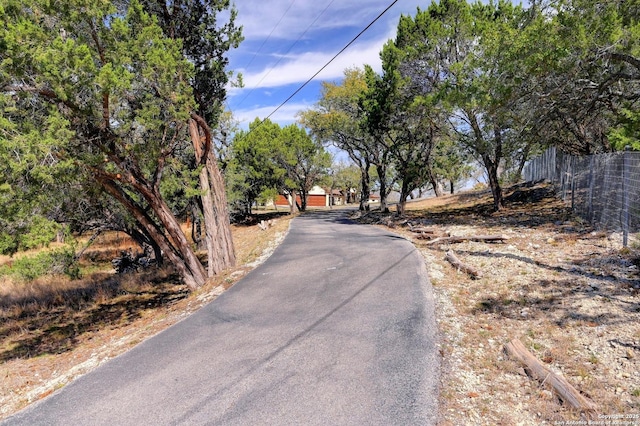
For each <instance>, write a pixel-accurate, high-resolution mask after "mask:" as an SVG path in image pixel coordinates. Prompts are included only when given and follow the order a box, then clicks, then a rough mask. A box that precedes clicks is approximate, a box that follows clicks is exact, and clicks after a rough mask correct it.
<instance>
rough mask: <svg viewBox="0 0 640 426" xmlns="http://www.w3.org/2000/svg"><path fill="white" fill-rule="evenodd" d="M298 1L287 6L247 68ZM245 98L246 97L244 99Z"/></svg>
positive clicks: (294, 0) (247, 66)
mask: <svg viewBox="0 0 640 426" xmlns="http://www.w3.org/2000/svg"><path fill="white" fill-rule="evenodd" d="M295 2H296V0H293V1H292V2H291V3H290V4H289V7H288V8H287V10H285V11H284V13H283V14H282V16H281V17H280V20H279V21H278V23H277V24H276V26H275V27H273V29H272V30H271V32H270V33H269V35H268V36H267V38H265V39H264V40H263V41H262V44H261V45H260V47H259V48H258V50H256V53H254V54H253V56H252V57H251V60H249V63H248V64H247V65H246V66H245V69H246V68H249V66H250V65H251V64H252V63H253V61H254V59H256V56H258V53H260V52H261V51H262V48H263V47H264V45H265V44H266V43H267V41H269V39H270V38H271V36H272V35H273V33H274V32H275V31H276V29H277V28H278V27H279V26H280V24H281V23H282V20H283V19H284V17H285V16H286V15H287V13H289V10H291V6H293V4H294V3H295ZM243 100H244V99H243Z"/></svg>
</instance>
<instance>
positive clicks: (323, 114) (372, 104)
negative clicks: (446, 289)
mask: <svg viewBox="0 0 640 426" xmlns="http://www.w3.org/2000/svg"><path fill="white" fill-rule="evenodd" d="M530 3H531V4H530V5H529V6H528V7H523V6H515V5H513V4H511V2H508V1H502V0H499V1H496V2H491V3H489V4H485V3H482V2H476V3H473V4H470V3H468V2H466V1H463V0H441V1H439V2H433V3H432V4H431V5H430V6H429V7H428V8H427V9H426V10H420V9H418V10H417V12H416V14H415V16H402V17H401V18H400V22H399V24H398V30H397V36H396V38H395V39H394V40H390V41H388V42H387V44H386V45H385V46H384V47H383V49H382V51H381V52H380V57H381V59H382V73H381V74H378V73H376V72H374V71H373V69H372V68H371V67H370V66H367V65H365V66H364V67H363V68H362V69H358V68H355V69H348V70H346V71H345V74H344V79H343V80H342V81H341V82H337V83H334V82H325V83H324V85H323V89H322V94H321V98H320V100H319V101H318V102H317V104H316V105H315V106H314V107H313V108H312V109H310V110H307V111H303V112H301V114H300V121H301V123H302V124H303V125H305V126H306V127H307V128H309V129H310V131H311V134H312V135H313V136H314V137H316V138H317V139H319V140H321V141H323V142H324V143H327V144H333V145H334V146H336V147H338V148H340V149H342V150H344V151H345V152H347V153H348V155H349V157H350V158H351V160H352V161H353V162H354V164H356V165H357V166H358V167H359V169H360V171H361V181H362V185H361V188H362V191H363V194H364V193H368V191H369V190H370V188H371V185H372V184H371V178H370V176H371V174H370V173H371V170H372V168H375V171H377V179H378V182H377V185H376V186H377V187H378V189H379V191H380V196H381V208H383V209H385V208H386V196H387V194H388V191H389V190H390V189H391V188H392V187H393V186H395V187H396V188H397V189H398V190H399V192H400V194H401V195H400V203H399V206H398V212H399V213H402V212H403V210H404V203H405V201H406V199H407V197H409V196H410V195H411V194H412V192H413V191H415V190H416V189H419V188H423V187H425V185H426V186H431V187H432V188H433V190H434V191H435V192H436V195H438V194H439V193H440V187H439V182H442V181H449V182H450V186H451V187H453V185H455V182H458V181H459V180H461V179H465V178H467V177H468V176H469V166H470V163H471V162H472V161H475V162H476V163H477V164H480V165H481V166H482V167H483V169H484V174H485V176H486V179H487V182H488V184H489V186H490V188H491V191H492V194H493V199H494V207H495V209H496V210H498V209H500V208H502V207H503V196H502V188H501V185H502V184H503V182H504V181H505V179H509V178H510V177H514V176H515V177H516V178H518V177H519V176H520V172H521V171H522V167H523V166H524V163H525V162H526V161H527V159H529V158H530V157H531V156H532V155H534V154H536V153H539V152H541V151H542V150H543V149H544V148H546V147H547V146H550V145H555V146H558V147H560V149H562V150H564V151H566V152H570V153H574V154H591V153H597V152H607V151H612V150H618V149H623V148H624V147H631V148H633V149H640V140H639V133H638V131H639V130H640V112H639V109H638V100H639V98H640V90H639V84H638V83H639V81H640V56H639V55H640V43H639V40H640V37H639V36H640V24H639V22H640V21H639V19H638V18H639V17H640V3H639V2H637V1H625V0H612V1H607V2H600V1H594V0H558V1H553V0H550V1H541V0H534V1H531V2H530ZM363 199H364V198H363ZM360 208H361V209H365V208H367V206H366V205H365V204H361V206H360Z"/></svg>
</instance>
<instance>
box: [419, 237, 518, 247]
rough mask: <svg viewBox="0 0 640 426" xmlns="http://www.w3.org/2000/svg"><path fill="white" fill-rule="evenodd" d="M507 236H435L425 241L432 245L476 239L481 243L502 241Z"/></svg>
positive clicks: (506, 238)
mask: <svg viewBox="0 0 640 426" xmlns="http://www.w3.org/2000/svg"><path fill="white" fill-rule="evenodd" d="M508 239H509V237H505V236H504V235H470V236H468V237H458V236H452V237H441V238H436V239H433V240H431V241H429V242H428V243H427V245H432V244H436V243H463V242H465V241H477V242H482V243H502V242H504V241H506V240H508Z"/></svg>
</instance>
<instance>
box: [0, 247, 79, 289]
mask: <svg viewBox="0 0 640 426" xmlns="http://www.w3.org/2000/svg"><path fill="white" fill-rule="evenodd" d="M46 274H65V275H67V276H69V277H70V278H71V279H77V278H80V268H79V267H78V265H77V263H76V260H75V251H74V249H73V247H63V248H59V249H56V250H50V251H41V252H39V253H38V254H36V255H33V256H22V257H18V258H16V259H15V260H14V261H13V263H12V264H11V265H5V266H3V267H2V268H0V275H11V276H13V277H16V278H19V279H23V280H26V281H33V280H34V279H36V278H38V277H40V276H42V275H46Z"/></svg>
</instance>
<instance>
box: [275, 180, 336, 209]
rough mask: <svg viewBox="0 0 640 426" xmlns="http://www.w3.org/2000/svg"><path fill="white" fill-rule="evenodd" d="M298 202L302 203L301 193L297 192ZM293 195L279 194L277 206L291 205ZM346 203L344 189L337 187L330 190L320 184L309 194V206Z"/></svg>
mask: <svg viewBox="0 0 640 426" xmlns="http://www.w3.org/2000/svg"><path fill="white" fill-rule="evenodd" d="M296 198H297V200H296V201H297V202H298V204H300V194H296ZM290 199H291V195H289V194H287V195H282V194H280V195H278V198H276V206H278V207H283V206H284V207H286V206H289V200H290ZM343 204H345V197H344V194H343V193H342V191H339V190H337V189H334V190H330V189H329V188H323V187H320V186H318V185H316V186H314V187H313V188H311V190H310V191H309V193H308V194H307V207H329V206H341V205H343Z"/></svg>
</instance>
